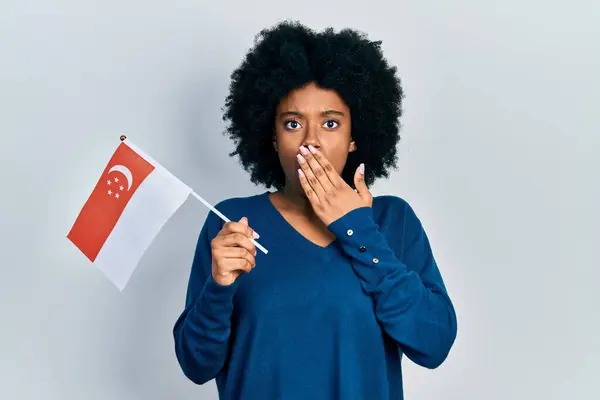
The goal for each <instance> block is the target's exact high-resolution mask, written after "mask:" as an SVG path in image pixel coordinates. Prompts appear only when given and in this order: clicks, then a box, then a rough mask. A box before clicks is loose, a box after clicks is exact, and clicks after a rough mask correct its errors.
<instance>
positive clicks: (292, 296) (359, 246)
mask: <svg viewBox="0 0 600 400" xmlns="http://www.w3.org/2000/svg"><path fill="white" fill-rule="evenodd" d="M216 207H217V209H218V210H219V211H221V212H222V213H223V214H225V215H227V216H228V217H229V218H230V219H232V220H236V221H237V220H239V219H240V218H241V217H243V216H246V217H248V222H249V225H250V226H251V227H252V228H254V229H255V230H256V231H257V232H258V233H260V235H261V236H260V239H259V243H261V244H262V245H263V246H264V247H266V248H267V249H268V250H269V253H268V254H264V253H262V252H261V251H260V250H258V255H257V257H256V268H254V269H253V270H252V271H251V272H250V273H248V274H242V275H241V276H240V277H239V278H238V279H237V280H236V281H235V282H234V283H233V284H232V285H231V286H221V285H219V284H217V283H216V282H215V281H214V280H213V279H212V275H211V248H210V242H211V239H212V238H213V237H214V236H215V235H216V234H217V233H218V232H219V230H220V229H221V227H222V226H223V222H222V220H221V219H220V218H219V217H218V216H217V215H216V214H214V213H213V212H212V211H211V212H209V214H208V216H207V218H206V221H205V224H204V226H203V228H202V231H201V233H200V238H199V241H198V244H197V248H196V252H195V255H194V260H193V264H192V267H191V274H190V278H189V284H188V291H187V299H186V303H185V309H184V310H183V312H182V314H181V316H180V317H179V318H178V319H177V321H176V323H175V327H174V329H173V334H174V339H175V352H176V355H177V359H178V361H179V364H180V365H181V368H182V370H183V373H184V374H185V375H186V376H187V377H188V378H189V379H190V380H192V381H193V382H195V383H197V384H203V383H205V382H207V381H209V380H211V379H213V378H216V383H217V388H218V391H219V395H220V398H221V399H223V400H230V399H232V400H233V399H235V400H254V399H256V400H295V399H301V400H321V399H322V400H333V399H343V400H387V399H393V400H400V399H403V390H402V386H403V383H402V371H401V360H402V356H403V354H404V355H406V356H407V357H408V358H409V359H410V360H412V361H413V362H415V363H416V364H418V365H421V366H423V367H427V368H435V367H437V366H439V365H440V364H441V363H442V362H443V361H444V360H445V358H446V357H447V355H448V353H449V351H450V348H451V347H452V345H453V343H454V340H455V337H456V331H457V328H456V315H455V311H454V308H453V305H452V303H451V301H450V298H449V297H448V294H447V292H446V288H445V285H444V283H443V281H442V277H441V275H440V271H439V270H438V267H437V265H436V262H435V260H434V257H433V254H432V251H431V248H430V245H429V241H428V239H427V236H426V234H425V232H424V230H423V227H422V225H421V223H420V221H419V219H418V218H417V216H416V215H415V213H414V211H413V209H412V208H411V207H410V205H409V204H408V203H407V202H406V201H405V200H403V199H401V198H399V197H395V196H387V195H386V196H376V197H375V198H374V200H373V207H372V208H371V207H363V208H359V209H356V210H353V211H351V212H349V213H347V214H346V215H344V216H343V217H341V218H340V219H338V220H336V221H334V222H333V223H331V224H330V225H329V226H328V228H329V230H331V231H332V232H333V233H334V234H335V236H336V240H335V241H334V242H333V243H331V244H330V245H329V246H326V247H321V246H318V245H316V244H314V243H312V242H311V241H309V240H308V239H306V238H305V237H304V236H302V235H301V234H300V233H299V232H298V231H296V230H295V229H294V228H293V227H292V226H291V225H290V224H289V223H288V222H287V221H286V220H285V219H284V218H283V216H282V215H281V214H280V213H279V211H277V209H276V208H275V207H274V206H273V204H272V203H271V200H270V199H269V197H268V192H265V193H263V194H259V195H254V196H250V197H240V198H232V199H227V200H224V201H222V202H220V203H219V204H218V205H217V206H216Z"/></svg>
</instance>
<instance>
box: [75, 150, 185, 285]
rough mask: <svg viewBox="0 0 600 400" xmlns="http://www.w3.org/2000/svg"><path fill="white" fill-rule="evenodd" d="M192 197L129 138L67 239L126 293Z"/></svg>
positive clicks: (172, 176)
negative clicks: (152, 246) (136, 272)
mask: <svg viewBox="0 0 600 400" xmlns="http://www.w3.org/2000/svg"><path fill="white" fill-rule="evenodd" d="M191 192H192V190H191V189H190V188H189V187H188V186H186V185H185V184H184V183H183V182H181V181H180V180H179V179H177V178H176V177H175V176H174V175H172V174H171V173H170V172H169V171H167V170H166V169H165V168H163V167H162V166H161V165H160V164H158V163H157V162H155V161H154V160H152V159H151V158H150V157H149V156H147V155H146V154H144V153H143V152H142V151H141V150H140V149H138V148H137V147H136V146H135V145H133V144H132V143H131V142H130V141H129V140H127V139H125V140H123V141H121V142H120V143H119V145H118V147H117V148H116V150H115V151H114V153H113V155H112V157H111V159H110V160H109V162H108V164H107V165H106V168H105V169H104V172H103V173H102V175H101V177H100V179H99V181H98V183H97V184H96V186H95V188H94V189H93V191H92V193H91V195H90V196H89V198H88V200H87V201H86V202H85V204H84V206H83V208H82V209H81V212H80V213H79V215H78V217H77V219H76V220H75V223H74V224H73V227H72V228H71V230H70V232H69V233H68V235H67V238H68V239H69V240H70V241H71V242H72V243H73V244H74V245H75V246H76V247H77V248H78V249H79V250H80V251H81V252H82V253H83V254H84V255H85V256H86V257H87V258H88V259H89V260H90V261H91V262H92V263H93V264H94V265H95V266H97V267H98V268H99V269H100V270H101V271H102V272H103V273H104V274H105V275H106V276H107V277H108V278H109V279H110V280H111V281H112V282H113V283H114V284H115V285H116V286H117V288H118V289H119V290H123V288H124V287H125V285H126V284H127V282H128V281H129V278H130V277H131V275H132V273H133V271H134V269H135V268H136V266H137V264H138V262H139V260H140V259H141V257H142V255H143V254H144V252H145V251H146V249H147V248H148V247H149V246H150V243H151V242H152V240H153V239H154V238H155V237H156V235H157V234H158V232H159V231H160V229H161V228H162V227H163V225H164V224H165V223H166V222H167V221H168V220H169V218H170V217H171V216H172V215H173V214H174V213H175V212H176V211H177V209H178V208H179V207H180V206H181V205H182V204H183V203H184V202H185V201H186V199H187V197H188V196H189V194H190V193H191Z"/></svg>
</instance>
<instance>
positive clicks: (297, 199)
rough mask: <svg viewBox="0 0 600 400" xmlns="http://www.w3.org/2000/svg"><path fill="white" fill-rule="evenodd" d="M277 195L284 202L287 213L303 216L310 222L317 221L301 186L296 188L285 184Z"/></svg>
mask: <svg viewBox="0 0 600 400" xmlns="http://www.w3.org/2000/svg"><path fill="white" fill-rule="evenodd" d="M279 193H280V196H281V197H282V198H283V199H284V200H285V206H286V208H287V209H288V210H289V211H292V212H294V213H295V214H300V215H303V216H305V217H307V218H309V219H311V220H312V219H315V218H317V219H318V217H317V215H316V214H315V211H314V210H313V208H312V205H311V204H310V201H309V200H308V198H307V197H306V195H305V194H304V189H302V187H301V186H299V187H296V186H295V185H290V184H286V185H285V187H284V188H283V190H280V191H279Z"/></svg>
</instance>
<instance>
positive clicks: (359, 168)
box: [358, 163, 365, 175]
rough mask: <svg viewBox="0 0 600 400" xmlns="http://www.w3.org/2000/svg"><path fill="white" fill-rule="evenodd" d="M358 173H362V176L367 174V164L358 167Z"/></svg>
mask: <svg viewBox="0 0 600 400" xmlns="http://www.w3.org/2000/svg"><path fill="white" fill-rule="evenodd" d="M358 172H360V173H361V174H363V175H364V174H365V164H363V163H360V165H359V166H358Z"/></svg>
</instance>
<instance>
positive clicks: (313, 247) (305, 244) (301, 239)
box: [263, 191, 337, 258]
mask: <svg viewBox="0 0 600 400" xmlns="http://www.w3.org/2000/svg"><path fill="white" fill-rule="evenodd" d="M270 194H271V192H269V191H266V192H264V193H263V197H264V198H265V201H266V202H267V208H268V209H270V210H271V211H272V214H273V215H274V218H275V219H276V220H277V221H280V222H281V224H280V225H282V226H283V229H285V231H287V232H289V233H290V234H291V237H290V239H291V240H290V241H291V242H292V243H294V244H295V245H297V246H299V247H301V248H303V249H304V250H306V251H309V252H313V253H315V254H317V255H320V256H324V257H325V258H329V257H330V251H331V249H332V248H333V247H334V246H335V243H336V242H337V238H334V239H333V240H332V241H331V242H330V243H329V244H327V245H325V246H321V245H319V244H317V243H315V242H313V241H311V240H310V239H308V238H307V237H306V236H304V235H303V234H302V233H300V232H299V231H298V230H297V229H296V228H295V227H294V226H293V225H292V224H291V223H290V222H289V221H288V220H287V219H286V218H285V217H284V216H283V214H281V212H280V211H279V210H278V209H277V207H275V204H273V202H272V201H271V197H270V196H269V195H270ZM294 239H295V240H294Z"/></svg>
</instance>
